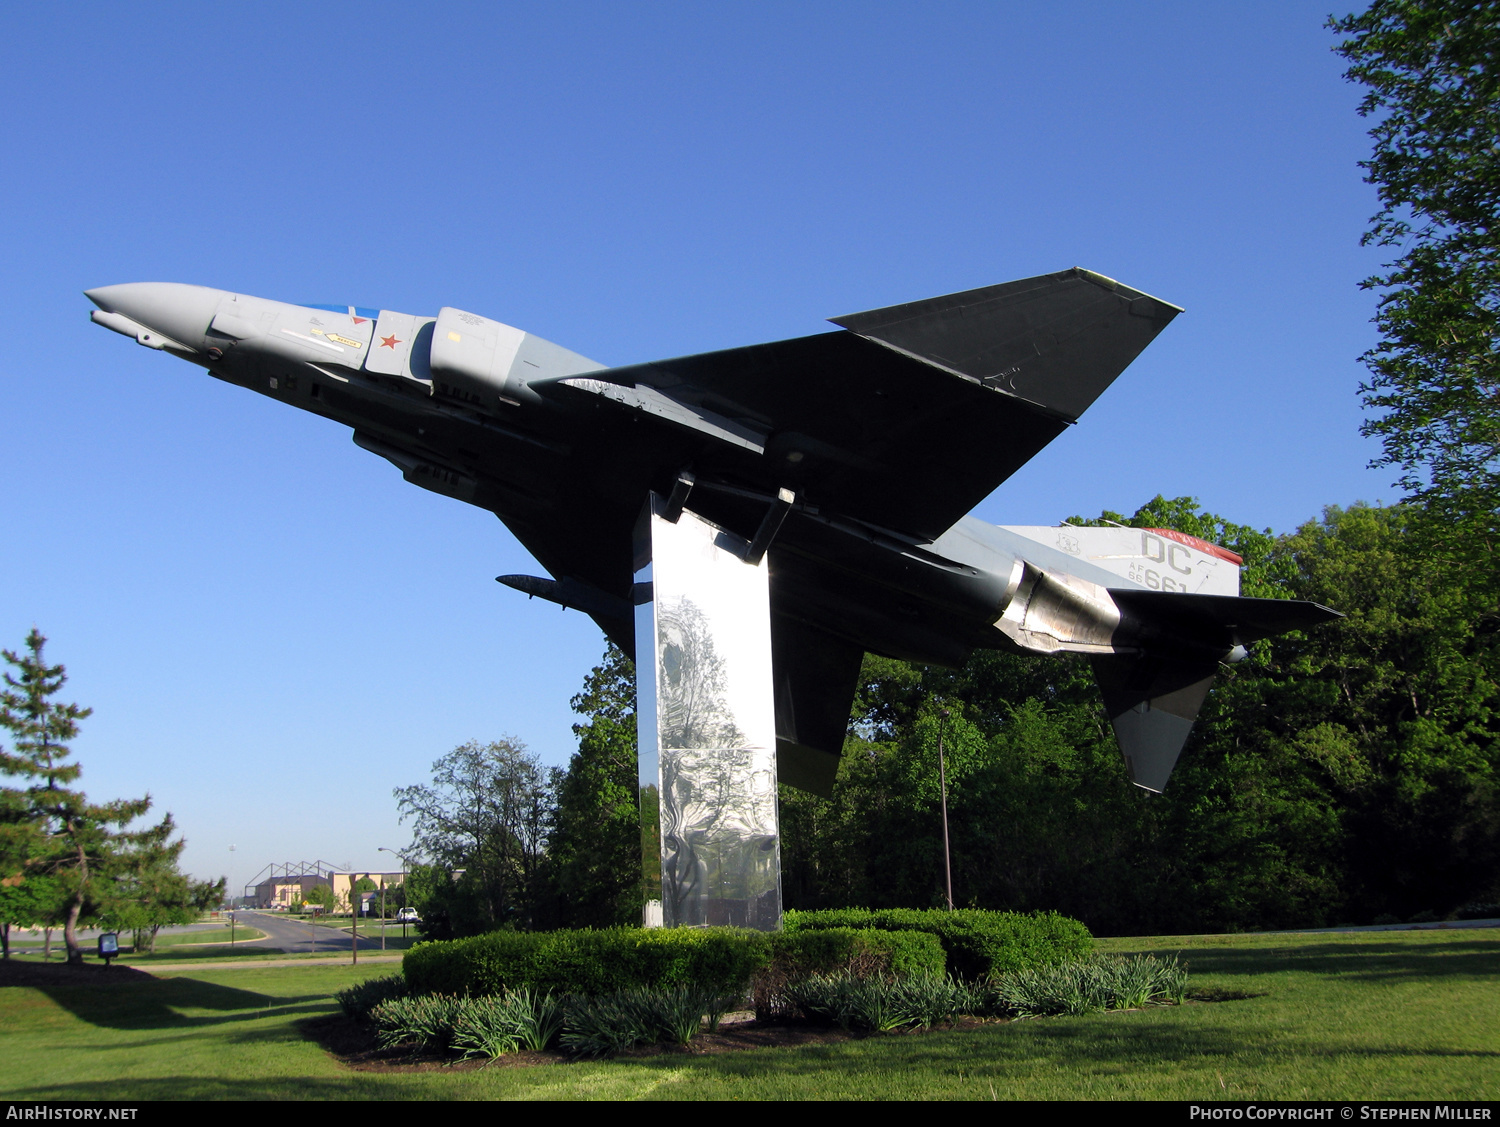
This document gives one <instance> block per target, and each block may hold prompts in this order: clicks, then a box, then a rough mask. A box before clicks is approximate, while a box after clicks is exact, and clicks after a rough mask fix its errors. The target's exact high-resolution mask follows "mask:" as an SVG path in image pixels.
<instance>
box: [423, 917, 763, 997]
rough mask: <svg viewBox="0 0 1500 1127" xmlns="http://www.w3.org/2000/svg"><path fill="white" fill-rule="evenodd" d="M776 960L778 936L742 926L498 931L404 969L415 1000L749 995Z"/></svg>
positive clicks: (432, 948)
mask: <svg viewBox="0 0 1500 1127" xmlns="http://www.w3.org/2000/svg"><path fill="white" fill-rule="evenodd" d="M770 961H771V937H770V936H769V935H766V934H765V933H763V932H758V931H746V930H741V929H739V928H727V927H714V928H624V927H620V928H609V929H606V930H603V931H494V932H490V933H489V934H488V935H476V936H474V937H472V938H470V939H452V940H447V941H440V942H436V943H421V944H418V945H417V946H416V947H413V948H412V949H411V950H410V951H408V952H407V954H406V958H405V959H403V960H402V964H401V969H402V973H403V974H404V975H405V978H406V981H407V984H408V985H409V986H410V988H411V990H412V993H414V994H431V993H441V994H472V995H475V996H478V995H484V994H499V993H501V992H502V991H505V990H511V989H515V988H518V987H523V986H529V987H531V988H532V989H535V990H542V991H547V990H552V991H555V992H556V993H558V994H583V995H589V996H597V995H601V994H613V993H617V992H619V991H623V990H637V989H649V990H657V989H661V988H664V987H671V986H692V987H694V988H695V989H700V990H706V991H711V992H715V993H720V994H732V993H735V992H737V991H744V990H746V989H748V986H749V983H750V978H751V976H752V975H754V974H755V972H756V971H757V970H760V969H761V968H762V967H765V966H767V965H768V964H769V963H770Z"/></svg>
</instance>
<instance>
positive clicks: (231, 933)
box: [224, 845, 234, 951]
mask: <svg viewBox="0 0 1500 1127" xmlns="http://www.w3.org/2000/svg"><path fill="white" fill-rule="evenodd" d="M224 880H225V883H226V884H227V885H228V887H227V888H226V889H225V891H226V892H228V893H229V949H230V950H231V951H233V950H234V846H232V845H231V846H230V847H229V875H228V876H227V877H225V878H224Z"/></svg>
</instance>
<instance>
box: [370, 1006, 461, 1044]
mask: <svg viewBox="0 0 1500 1127" xmlns="http://www.w3.org/2000/svg"><path fill="white" fill-rule="evenodd" d="M469 1002H470V999H468V998H461V997H458V996H456V995H453V994H415V995H407V996H406V997H403V998H391V999H389V1000H387V1001H384V1002H381V1003H380V1004H379V1005H378V1006H376V1007H374V1008H373V1009H372V1010H371V1011H370V1020H371V1021H373V1022H374V1023H375V1029H376V1039H377V1040H378V1041H379V1042H380V1044H381V1045H382V1046H385V1047H390V1046H392V1045H404V1044H408V1043H415V1044H418V1045H421V1046H423V1047H424V1048H428V1049H437V1050H440V1051H447V1050H448V1049H449V1048H451V1047H452V1044H453V1027H454V1023H455V1022H456V1021H457V1019H458V1017H459V1015H460V1013H461V1012H462V1011H463V1009H464V1007H465V1006H466V1005H468V1003H469Z"/></svg>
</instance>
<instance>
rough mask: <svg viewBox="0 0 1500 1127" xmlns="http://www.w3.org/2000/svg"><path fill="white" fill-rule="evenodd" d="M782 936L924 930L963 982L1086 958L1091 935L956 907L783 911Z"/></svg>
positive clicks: (1058, 922) (1057, 921)
mask: <svg viewBox="0 0 1500 1127" xmlns="http://www.w3.org/2000/svg"><path fill="white" fill-rule="evenodd" d="M782 921H783V923H782V926H783V927H785V928H786V931H787V933H789V934H797V933H798V932H810V931H827V930H829V929H831V928H861V929H873V930H879V931H891V932H898V931H925V932H929V933H931V934H932V935H935V936H936V937H937V938H938V941H939V942H940V943H941V944H942V945H943V950H944V952H945V953H946V954H947V957H948V969H949V970H951V971H952V972H953V973H954V974H957V975H961V976H963V977H965V978H990V977H992V976H994V975H997V974H1003V973H1004V972H1006V971H1013V970H1024V969H1026V968H1028V967H1039V966H1054V965H1056V964H1058V963H1065V962H1071V961H1074V960H1078V959H1087V958H1089V957H1090V956H1092V955H1093V953H1094V937H1093V935H1091V934H1090V933H1089V929H1088V928H1086V927H1084V926H1083V924H1082V923H1080V922H1079V921H1078V920H1075V919H1070V918H1069V917H1067V916H1062V915H1059V914H1058V913H1056V912H1037V913H1034V914H1031V915H1025V914H1022V913H1020V912H987V911H984V910H982V909H979V908H960V909H959V910H957V911H953V912H948V911H944V910H943V909H940V908H932V909H926V910H922V909H916V908H887V909H873V910H872V909H869V908H836V909H830V910H826V911H818V912H798V911H788V912H786V913H785V914H784V915H783V917H782Z"/></svg>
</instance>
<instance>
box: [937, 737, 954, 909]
mask: <svg viewBox="0 0 1500 1127" xmlns="http://www.w3.org/2000/svg"><path fill="white" fill-rule="evenodd" d="M938 715H939V716H940V717H942V721H943V722H942V724H941V725H940V726H939V727H938V785H939V786H940V787H941V788H942V792H943V877H944V879H945V881H946V883H947V888H948V911H950V912H951V911H953V854H952V852H951V851H950V849H949V848H948V768H947V765H946V764H945V763H944V762H943V733H945V732H946V731H947V730H948V715H949V714H948V710H947V709H946V708H945V709H943V710H942V711H941V712H939V713H938Z"/></svg>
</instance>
